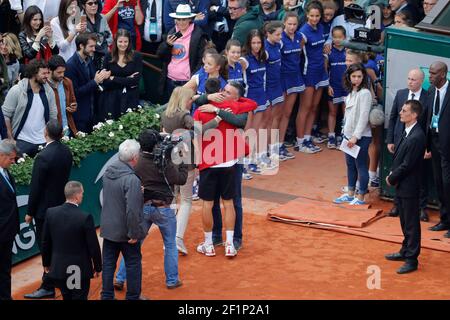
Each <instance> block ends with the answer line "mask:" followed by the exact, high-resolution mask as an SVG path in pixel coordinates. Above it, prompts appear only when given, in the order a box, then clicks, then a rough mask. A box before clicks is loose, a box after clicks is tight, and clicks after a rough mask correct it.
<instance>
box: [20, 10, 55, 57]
mask: <svg viewBox="0 0 450 320" xmlns="http://www.w3.org/2000/svg"><path fill="white" fill-rule="evenodd" d="M19 42H20V46H21V47H22V53H23V58H24V59H23V60H24V63H25V64H27V63H28V61H30V60H32V59H42V60H45V61H47V62H48V60H49V59H50V57H51V56H53V55H56V54H58V53H59V48H58V46H57V45H56V42H55V40H54V39H53V31H52V27H51V26H50V24H47V23H45V24H44V18H43V14H42V11H41V9H39V7H38V6H30V7H28V8H27V10H26V11H25V14H24V17H23V24H22V31H21V32H20V33H19Z"/></svg>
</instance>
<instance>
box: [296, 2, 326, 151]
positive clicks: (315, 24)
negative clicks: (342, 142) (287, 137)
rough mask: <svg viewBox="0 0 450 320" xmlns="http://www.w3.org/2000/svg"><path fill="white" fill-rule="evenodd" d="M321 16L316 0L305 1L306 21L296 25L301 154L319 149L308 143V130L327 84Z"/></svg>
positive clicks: (319, 4) (298, 129) (309, 137)
mask: <svg viewBox="0 0 450 320" xmlns="http://www.w3.org/2000/svg"><path fill="white" fill-rule="evenodd" d="M322 15H323V9H322V4H321V3H320V2H318V1H312V2H310V3H308V5H307V7H306V18H307V23H306V24H305V25H304V26H303V27H301V28H300V32H301V33H302V35H303V39H304V41H305V45H304V47H303V53H304V69H303V77H304V80H305V86H306V89H305V92H304V93H303V97H302V100H301V103H300V110H299V112H298V115H297V119H296V125H297V148H296V149H295V150H297V151H300V152H304V153H316V152H319V151H321V150H322V149H321V148H320V147H318V146H316V145H315V144H314V143H313V142H312V137H311V131H312V127H313V123H314V120H315V117H316V114H317V111H318V107H319V102H320V99H321V97H322V91H323V88H324V87H328V74H327V72H326V70H325V61H324V60H325V58H324V56H323V46H324V44H325V39H324V38H323V26H322V25H321V24H320V19H321V17H322Z"/></svg>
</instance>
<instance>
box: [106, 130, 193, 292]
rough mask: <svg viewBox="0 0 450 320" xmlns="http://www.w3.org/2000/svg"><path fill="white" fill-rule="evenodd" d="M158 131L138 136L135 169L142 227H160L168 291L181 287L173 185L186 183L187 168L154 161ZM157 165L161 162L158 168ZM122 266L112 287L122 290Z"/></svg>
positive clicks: (123, 274) (123, 273)
mask: <svg viewBox="0 0 450 320" xmlns="http://www.w3.org/2000/svg"><path fill="white" fill-rule="evenodd" d="M161 141H162V138H161V136H160V135H159V132H158V131H156V130H153V129H146V130H144V131H143V132H141V134H140V135H139V143H140V144H141V154H140V156H139V162H138V165H137V166H136V174H137V175H138V176H139V177H140V178H141V181H142V185H143V187H144V222H145V228H147V230H149V229H150V227H151V225H152V224H153V223H154V224H156V225H157V226H158V227H159V231H160V232H161V236H162V238H163V242H164V248H165V250H164V271H165V274H166V285H167V288H168V289H174V288H177V287H179V286H181V284H182V282H181V280H180V279H179V277H178V250H177V246H176V241H175V237H176V231H177V220H176V216H175V210H174V209H172V208H171V206H170V205H171V203H172V201H173V198H174V192H173V190H174V185H183V184H185V183H186V179H187V175H188V169H187V166H186V165H185V164H184V163H181V164H180V165H176V164H174V163H173V162H172V161H171V159H167V160H168V161H167V162H166V161H161V159H157V158H158V157H159V156H158V155H156V152H155V150H156V148H155V147H160V148H159V149H163V147H162V144H161ZM156 162H158V163H162V165H157V164H156ZM125 279H126V275H125V265H124V261H123V259H122V261H121V264H120V268H119V271H118V272H117V275H116V282H115V284H114V287H115V288H116V289H118V290H121V288H123V283H124V282H125Z"/></svg>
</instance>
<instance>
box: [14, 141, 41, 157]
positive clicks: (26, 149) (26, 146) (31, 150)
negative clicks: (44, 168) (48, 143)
mask: <svg viewBox="0 0 450 320" xmlns="http://www.w3.org/2000/svg"><path fill="white" fill-rule="evenodd" d="M16 145H17V148H18V149H19V152H20V153H21V154H24V153H26V154H27V155H29V156H30V157H34V156H35V155H36V154H37V153H38V152H39V146H45V143H44V144H34V143H30V142H27V141H24V140H16Z"/></svg>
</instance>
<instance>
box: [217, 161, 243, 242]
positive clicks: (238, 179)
mask: <svg viewBox="0 0 450 320" xmlns="http://www.w3.org/2000/svg"><path fill="white" fill-rule="evenodd" d="M243 171H244V165H243V164H240V163H238V164H236V170H235V174H236V176H235V183H236V196H235V197H234V198H233V204H234V210H235V211H236V222H235V224H234V240H235V241H242V172H243ZM212 213H213V221H214V225H213V239H215V240H216V239H217V240H220V239H222V213H221V212H220V196H216V199H214V206H213V208H212Z"/></svg>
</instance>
